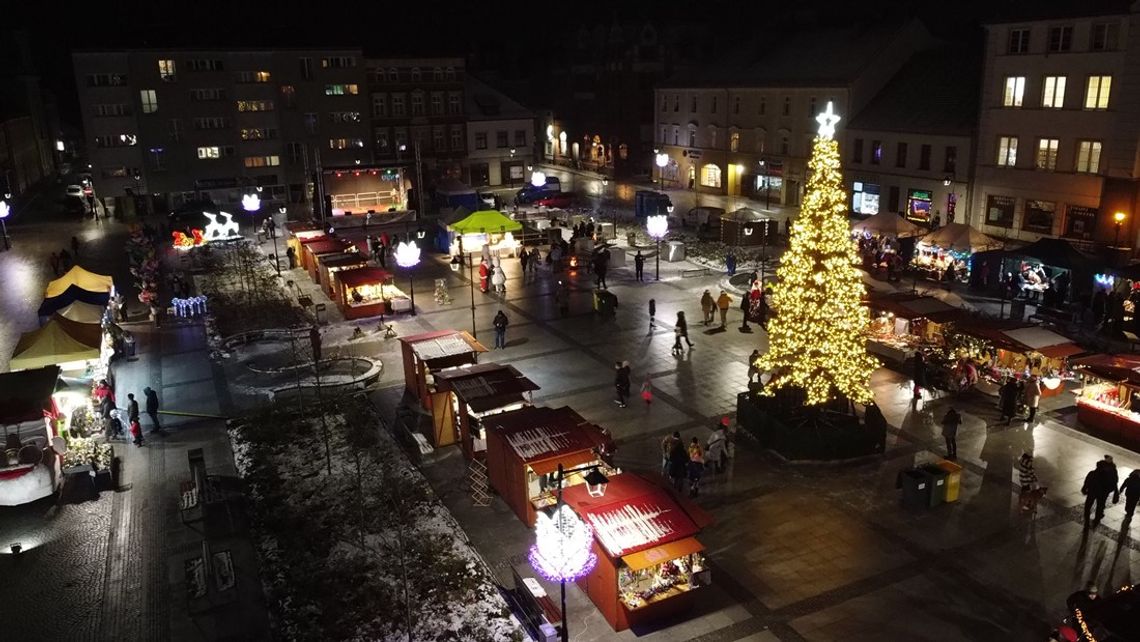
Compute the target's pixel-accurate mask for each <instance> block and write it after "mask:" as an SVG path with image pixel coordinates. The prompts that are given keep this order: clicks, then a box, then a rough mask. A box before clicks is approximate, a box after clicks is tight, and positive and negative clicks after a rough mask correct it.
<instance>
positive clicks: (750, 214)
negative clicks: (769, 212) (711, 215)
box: [720, 207, 772, 223]
mask: <svg viewBox="0 0 1140 642" xmlns="http://www.w3.org/2000/svg"><path fill="white" fill-rule="evenodd" d="M770 218H772V217H770V216H764V215H763V214H761V213H760V212H757V211H756V210H754V209H752V208H750V207H742V208H740V209H737V210H733V211H731V212H729V213H728V214H725V215H724V216H722V217H721V219H720V220H721V221H733V222H736V223H754V222H756V221H764V220H768V219H770Z"/></svg>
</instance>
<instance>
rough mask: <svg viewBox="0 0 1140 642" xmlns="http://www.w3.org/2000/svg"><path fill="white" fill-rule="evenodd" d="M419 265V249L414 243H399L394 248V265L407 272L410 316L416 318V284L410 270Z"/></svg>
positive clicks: (409, 241)
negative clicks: (410, 305)
mask: <svg viewBox="0 0 1140 642" xmlns="http://www.w3.org/2000/svg"><path fill="white" fill-rule="evenodd" d="M419 263H420V247H419V246H418V245H416V244H415V242H414V241H411V240H408V241H400V244H399V245H397V246H396V265H398V266H400V267H402V268H407V270H408V296H410V297H411V300H412V316H416V282H415V279H414V278H413V277H412V268H414V267H416V266H417V265H419Z"/></svg>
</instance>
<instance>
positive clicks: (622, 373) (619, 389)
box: [614, 361, 629, 408]
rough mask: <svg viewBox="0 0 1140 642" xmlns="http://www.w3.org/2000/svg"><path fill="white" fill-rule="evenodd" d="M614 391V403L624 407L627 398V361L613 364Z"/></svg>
mask: <svg viewBox="0 0 1140 642" xmlns="http://www.w3.org/2000/svg"><path fill="white" fill-rule="evenodd" d="M614 391H615V392H616V393H617V399H614V403H616V404H617V405H618V406H620V407H622V408H625V406H626V403H625V402H626V399H629V362H628V361H619V362H617V363H615V364H614Z"/></svg>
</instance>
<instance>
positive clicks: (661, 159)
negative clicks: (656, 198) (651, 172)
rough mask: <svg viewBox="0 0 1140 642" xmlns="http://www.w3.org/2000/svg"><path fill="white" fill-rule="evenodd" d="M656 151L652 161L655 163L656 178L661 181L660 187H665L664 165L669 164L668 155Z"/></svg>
mask: <svg viewBox="0 0 1140 642" xmlns="http://www.w3.org/2000/svg"><path fill="white" fill-rule="evenodd" d="M656 153H657V156H656V157H655V158H654V159H653V162H655V163H656V164H657V180H658V181H659V182H660V183H661V189H665V166H666V165H668V164H669V155H668V154H666V153H665V152H656Z"/></svg>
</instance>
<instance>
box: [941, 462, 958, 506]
mask: <svg viewBox="0 0 1140 642" xmlns="http://www.w3.org/2000/svg"><path fill="white" fill-rule="evenodd" d="M938 467H939V468H941V469H942V470H945V471H946V502H947V503H950V502H956V501H958V489H959V486H961V484H962V467H961V466H959V465H958V464H955V463H954V462H952V461H946V460H945V459H943V460H942V461H940V462H938Z"/></svg>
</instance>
